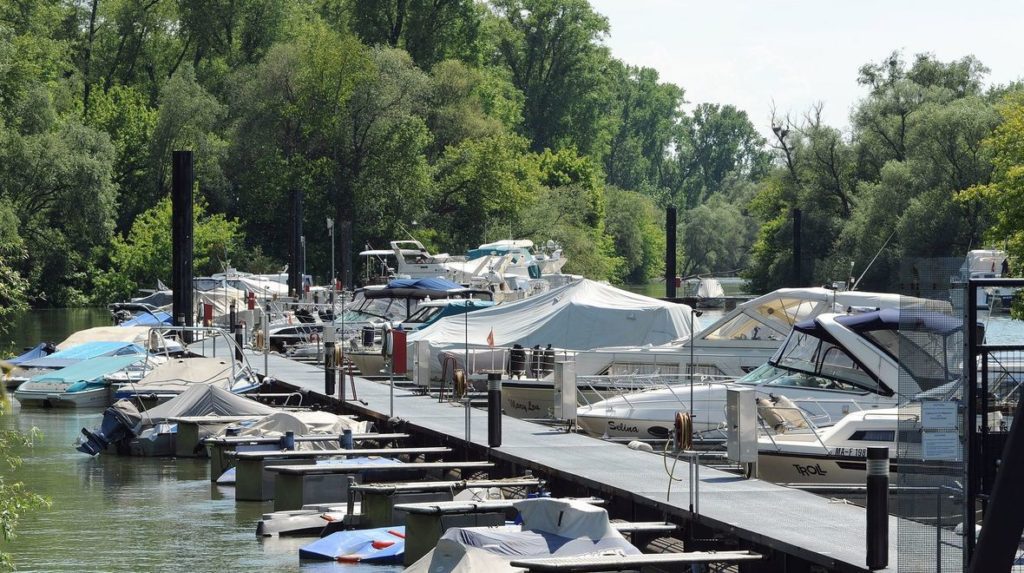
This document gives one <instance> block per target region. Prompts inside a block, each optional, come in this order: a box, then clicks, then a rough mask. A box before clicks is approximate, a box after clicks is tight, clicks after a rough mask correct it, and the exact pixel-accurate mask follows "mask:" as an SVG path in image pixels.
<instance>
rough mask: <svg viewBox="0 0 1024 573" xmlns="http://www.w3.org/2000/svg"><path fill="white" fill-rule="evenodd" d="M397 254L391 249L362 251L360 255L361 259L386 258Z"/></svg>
mask: <svg viewBox="0 0 1024 573" xmlns="http://www.w3.org/2000/svg"><path fill="white" fill-rule="evenodd" d="M393 254H395V251H393V250H391V249H371V250H369V251H362V252H360V253H359V256H360V257H386V256H388V255H393Z"/></svg>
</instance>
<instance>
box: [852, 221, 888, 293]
mask: <svg viewBox="0 0 1024 573" xmlns="http://www.w3.org/2000/svg"><path fill="white" fill-rule="evenodd" d="M895 236H896V229H893V230H892V233H889V238H888V239H886V240H885V242H884V243H882V246H881V247H879V249H878V251H876V252H875V256H873V257H871V261H870V262H869V263H868V266H866V267H864V272H862V273H861V274H860V276H859V277H857V282H855V283H853V286H851V287H850V291H851V292H852V291H855V290H857V285H859V284H860V281H861V280H862V279H863V278H864V275H866V274H868V271H869V270H871V265H873V264H875V259H877V258H878V255H881V254H882V251H883V250H885V247H886V245H888V244H889V241H891V240H892V238H893V237H895Z"/></svg>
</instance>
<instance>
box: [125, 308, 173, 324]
mask: <svg viewBox="0 0 1024 573" xmlns="http://www.w3.org/2000/svg"><path fill="white" fill-rule="evenodd" d="M173 322H174V321H173V320H171V313H169V312H165V311H162V310H158V311H156V312H140V313H138V314H136V315H135V316H133V317H132V318H130V319H128V320H126V321H124V322H122V323H121V324H119V325H118V326H163V325H169V324H172V323H173Z"/></svg>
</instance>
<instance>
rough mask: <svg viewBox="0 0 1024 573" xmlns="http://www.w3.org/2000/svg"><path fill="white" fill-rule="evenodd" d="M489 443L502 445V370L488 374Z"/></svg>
mask: <svg viewBox="0 0 1024 573" xmlns="http://www.w3.org/2000/svg"><path fill="white" fill-rule="evenodd" d="M487 445H488V446H490V447H492V448H497V447H500V446H501V372H490V373H488V374H487Z"/></svg>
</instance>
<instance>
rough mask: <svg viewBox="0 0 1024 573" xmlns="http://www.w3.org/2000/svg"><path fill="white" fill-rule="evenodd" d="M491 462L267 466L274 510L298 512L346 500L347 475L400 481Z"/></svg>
mask: <svg viewBox="0 0 1024 573" xmlns="http://www.w3.org/2000/svg"><path fill="white" fill-rule="evenodd" d="M492 467H494V464H493V463H491V462H415V463H408V464H400V463H390V464H362V465H355V464H352V465H341V464H332V465H325V464H317V465H313V464H303V465H281V466H267V471H270V472H274V473H275V474H277V475H276V477H275V481H274V511H283V510H289V509H299V508H301V507H302V506H303V505H306V504H310V503H320V502H324V501H334V500H338V499H346V498H347V497H348V486H349V479H348V476H350V475H351V476H354V477H358V476H361V475H363V474H367V473H369V474H372V475H373V476H374V479H380V477H383V476H384V475H390V476H394V477H395V478H396V479H400V480H410V479H416V478H417V477H421V476H422V475H423V473H424V472H427V471H432V470H454V469H460V468H461V469H487V468H492Z"/></svg>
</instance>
